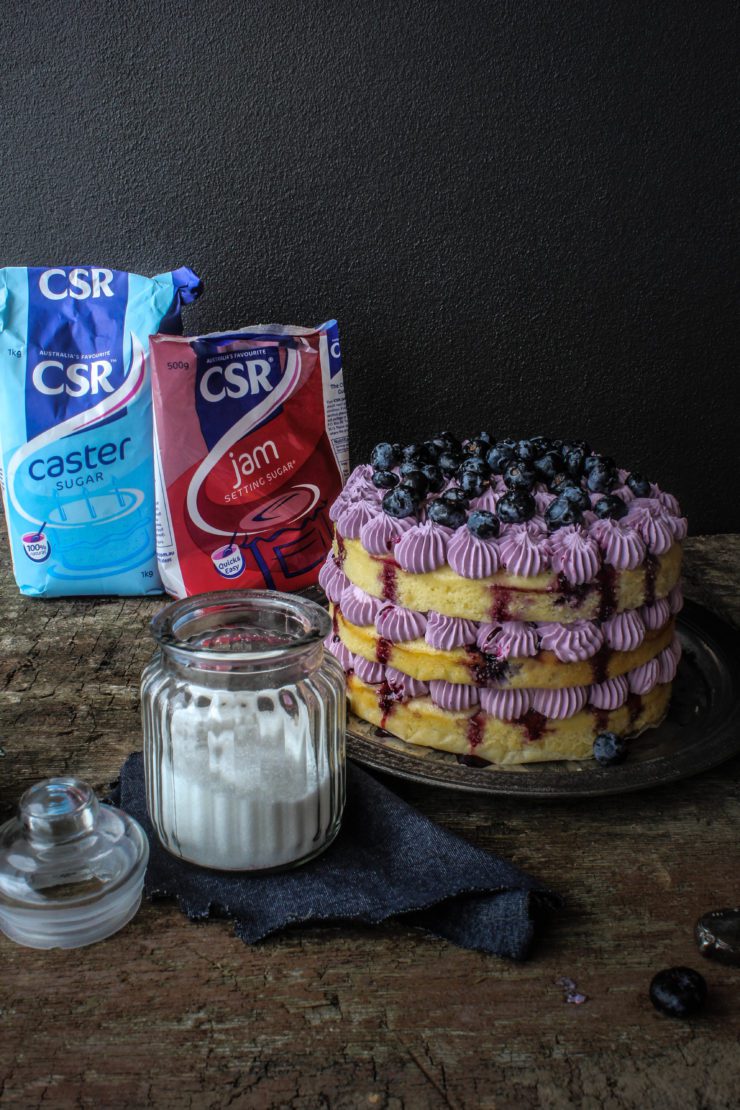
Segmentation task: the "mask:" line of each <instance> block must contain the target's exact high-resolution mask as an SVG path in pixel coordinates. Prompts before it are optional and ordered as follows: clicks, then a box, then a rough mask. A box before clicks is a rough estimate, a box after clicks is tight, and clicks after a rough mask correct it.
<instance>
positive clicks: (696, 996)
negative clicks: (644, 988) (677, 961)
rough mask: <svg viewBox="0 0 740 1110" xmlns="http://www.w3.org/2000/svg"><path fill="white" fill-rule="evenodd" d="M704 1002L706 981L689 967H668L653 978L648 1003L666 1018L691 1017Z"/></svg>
mask: <svg viewBox="0 0 740 1110" xmlns="http://www.w3.org/2000/svg"><path fill="white" fill-rule="evenodd" d="M706 1000H707V984H706V980H705V979H704V976H703V975H700V974H699V972H698V971H694V969H693V968H691V967H668V968H666V969H665V971H659V972H658V974H657V975H655V976H653V980H652V982H651V984H650V1001H651V1002H652V1004H653V1006H655V1009H656V1010H659V1011H660V1012H661V1014H667V1016H668V1017H675V1018H686V1017H691V1015H692V1014H696V1013H698V1012H699V1010H701V1009H702V1007H703V1006H704V1003H705V1002H706Z"/></svg>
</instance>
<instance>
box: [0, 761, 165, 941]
mask: <svg viewBox="0 0 740 1110" xmlns="http://www.w3.org/2000/svg"><path fill="white" fill-rule="evenodd" d="M148 859H149V843H148V841H147V838H146V835H145V833H144V831H143V829H142V828H141V826H140V825H139V824H138V822H136V821H134V819H133V818H132V817H129V816H128V814H126V813H123V812H122V811H121V810H120V809H116V808H114V807H113V806H107V805H104V806H101V805H100V804H99V802H98V799H97V798H96V797H95V794H94V792H93V790H92V788H91V787H90V786H88V784H87V783H85V782H82V781H80V780H79V779H74V778H53V779H44V780H43V781H42V782H37V783H36V784H35V785H34V786H32V787H30V789H28V790H27V791H26V792H25V794H24V795H23V796H22V798H21V800H20V804H19V807H18V816H17V817H14V818H12V819H11V820H10V821H7V822H6V823H5V824H4V825H3V826H2V827H0V929H2V931H3V932H4V933H5V935H6V936H8V937H10V938H11V940H14V941H16V942H17V943H18V944H23V945H26V946H27V947H29V948H79V947H82V946H83V945H86V944H92V943H94V942H95V941H98V940H103V939H104V938H105V937H108V936H110V935H111V934H112V933H115V932H117V930H118V929H121V928H122V927H123V926H124V925H125V924H126V923H127V922H128V921H130V920H131V918H132V917H133V916H134V914H135V913H136V911H137V909H138V908H139V904H140V902H141V894H142V888H143V885H144V874H145V871H146V865H147V861H148Z"/></svg>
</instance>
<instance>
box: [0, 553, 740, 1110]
mask: <svg viewBox="0 0 740 1110" xmlns="http://www.w3.org/2000/svg"><path fill="white" fill-rule="evenodd" d="M3 550H4V548H3ZM0 592H1V594H2V605H3V624H2V659H1V660H0V669H1V677H2V684H3V689H4V696H3V698H2V704H1V706H0V712H1V715H2V732H0V744H1V745H2V753H1V754H2V757H3V758H2V759H0V799H1V802H0V818H1V819H2V820H5V819H7V818H8V817H9V816H10V814H11V812H12V808H13V805H14V804H15V801H16V800H17V798H18V797H19V795H20V794H21V792H22V791H23V790H24V789H25V788H26V787H27V786H29V785H30V784H31V783H33V782H35V781H36V780H37V779H40V778H44V777H46V776H49V775H55V774H60V773H74V774H75V775H79V776H81V777H82V778H85V779H88V780H89V781H90V782H92V783H94V784H95V785H96V786H97V787H100V788H104V787H105V786H106V785H107V784H108V783H110V782H111V780H113V779H115V777H116V774H117V771H118V768H119V767H120V765H121V763H122V761H123V759H124V757H125V756H126V755H127V754H128V752H130V751H131V750H132V749H135V748H138V747H140V745H141V730H140V724H139V702H138V684H139V675H140V672H141V668H142V666H143V664H144V662H145V661H146V659H147V658H148V657H149V655H150V652H151V644H150V641H149V636H148V632H147V622H148V620H149V617H150V616H151V614H152V613H153V612H154V611H155V610H156V609H157V608H158V607H159V604H160V603H159V602H157V601H150V600H147V601H145V600H140V599H135V598H133V599H125V600H123V599H114V598H110V599H101V600H74V599H70V600H64V601H32V600H28V599H25V598H21V597H20V596H19V595H18V593H17V591H16V588H15V585H14V584H13V582H12V577H11V574H10V571H9V569H8V568H7V566H6V567H5V568H4V571H3V573H2V580H1V582H0ZM686 592H687V594H689V595H690V596H692V597H694V598H695V599H697V600H699V601H702V602H704V603H705V604H707V605H709V606H710V607H712V608H714V609H715V610H716V611H718V612H719V613H720V614H721V615H723V616H724V617H725V618H726V619H727V620H730V621H733V622H735V623H736V624H740V536H735V537H729V536H725V537H712V538H704V539H703V538H697V539H693V540H691V541H690V542H689V543H688V544H687V558H686ZM739 783H740V759H735V760H734V761H732V762H730V763H728V764H725V765H724V766H723V767H720V768H718V769H717V770H715V771H712V772H710V773H706V774H703V775H701V776H700V777H698V778H695V779H691V780H688V781H684V782H682V783H679V784H676V785H672V786H669V787H665V788H663V789H659V790H653V791H650V792H648V793H645V794H636V795H631V796H626V797H622V798H607V799H603V800H596V801H590V802H587V801H586V802H580V803H573V802H569V803H567V804H555V803H542V802H539V803H537V802H534V803H524V802H521V801H515V800H510V799H500V800H497V799H481V798H475V797H468V796H463V797H461V796H460V795H455V794H453V793H450V792H446V791H441V790H431V789H426V788H422V787H415V786H412V785H409V784H405V783H402V782H396V783H391V784H390V785H392V786H393V787H394V788H395V789H396V790H397V791H398V792H399V793H400V794H402V795H403V796H404V797H405V798H407V799H408V800H409V801H410V802H412V803H413V804H414V805H416V806H418V807H419V808H420V809H421V810H423V811H424V813H426V814H428V815H429V816H431V817H433V818H434V819H435V820H437V821H439V822H441V823H442V824H444V825H446V826H448V827H450V828H452V829H455V830H456V831H457V832H459V833H461V834H462V835H463V836H467V837H469V838H470V839H471V840H473V841H475V843H477V844H479V845H481V846H483V847H485V848H489V849H491V850H492V851H495V852H498V853H500V854H502V855H504V856H507V857H509V858H510V859H512V860H514V861H515V862H516V863H517V864H519V865H520V866H521V867H523V868H525V869H527V870H530V871H531V872H533V873H534V874H536V875H538V876H539V877H540V878H542V879H544V880H546V881H547V882H548V883H550V884H551V885H552V886H554V887H555V888H557V889H558V890H559V891H560V892H561V893H562V894H563V895H564V897H565V899H566V908H565V910H564V911H563V912H562V913H560V914H559V915H558V916H557V917H556V918H555V919H554V920H553V921H552V922H551V924H550V926H549V927H548V929H547V930H546V932H545V933H544V934H543V935H542V937H541V940H540V941H539V943H538V944H537V947H536V950H535V952H534V954H533V957H532V958H531V959H530V960H529V961H528V962H527V963H524V964H521V965H517V964H512V963H509V962H505V961H502V960H497V959H494V958H491V957H486V956H483V955H480V954H477V953H474V952H467V951H463V950H461V949H458V948H455V947H453V946H451V945H449V944H446V943H444V942H442V941H440V940H435V939H431V938H430V937H428V936H426V935H424V934H422V933H419V932H415V931H413V930H411V929H408V928H406V927H404V926H403V925H402V924H398V925H388V926H384V927H381V928H374V929H369V928H344V927H330V928H313V929H310V930H306V929H296V930H295V931H292V932H288V933H286V934H284V935H282V936H280V937H278V938H273V939H270V940H268V941H266V942H263V943H261V944H259V945H257V946H255V947H252V948H249V947H247V946H245V945H244V944H242V943H241V942H240V941H238V940H236V939H235V938H234V936H233V935H232V931H231V926H230V925H229V924H228V923H227V922H225V921H212V922H206V923H202V924H190V923H189V922H188V921H187V920H186V919H185V917H183V916H182V914H181V913H180V912H179V910H178V909H177V907H176V906H175V905H169V904H162V903H158V904H154V905H149V904H147V905H144V906H143V907H142V909H141V911H140V912H139V914H138V916H137V917H136V918H135V920H134V921H133V922H132V924H130V925H129V926H128V927H127V928H126V929H125V930H123V931H122V932H121V933H119V934H117V935H116V936H114V937H112V938H111V939H110V940H108V941H106V942H105V943H102V944H98V945H94V946H93V947H91V948H83V949H78V950H75V951H66V952H65V951H59V950H56V951H50V952H37V951H33V950H31V949H24V948H20V947H17V946H16V945H14V944H12V943H11V942H10V941H8V940H6V939H5V938H4V937H0V956H1V957H2V973H1V977H0V1104H2V1105H3V1106H5V1105H7V1106H20V1107H35V1106H41V1105H42V1104H43V1105H45V1106H46V1105H49V1106H51V1107H55V1108H56V1107H67V1106H70V1107H71V1106H76V1107H77V1106H79V1107H95V1108H98V1107H121V1106H131V1107H140V1106H142V1107H143V1106H154V1107H170V1106H172V1107H178V1108H183V1107H190V1106H193V1107H222V1106H227V1105H228V1106H241V1107H253V1106H254V1107H272V1106H280V1107H282V1106H286V1107H293V1108H313V1107H319V1106H324V1107H332V1108H339V1107H363V1106H364V1107H389V1108H398V1110H400V1108H414V1107H438V1106H439V1107H444V1106H447V1107H474V1108H477V1107H481V1108H486V1107H494V1106H496V1107H509V1106H516V1107H570V1106H584V1107H599V1108H604V1110H606V1108H611V1107H622V1106H628V1107H632V1106H634V1107H640V1110H649V1108H651V1107H656V1108H660V1110H665V1108H667V1107H702V1108H704V1107H712V1108H713V1107H732V1108H735V1107H737V1106H738V1105H740V1045H739V1044H738V1041H739V1039H740V968H736V969H731V968H723V967H722V966H720V965H717V964H713V963H710V962H709V961H704V960H702V958H701V957H700V956H699V955H698V952H697V950H696V948H695V946H694V941H693V937H692V931H693V925H694V921H695V920H696V918H697V916H698V915H699V914H700V913H702V912H704V911H706V910H708V909H712V908H718V907H721V906H726V905H735V904H738V903H739V902H740V850H739V847H738V836H739V834H740V791H739V789H738V784H739ZM673 964H688V965H690V966H694V967H697V968H699V969H700V970H701V971H702V972H703V973H704V975H705V976H706V978H707V980H708V983H709V988H710V992H711V998H710V1004H709V1005H708V1007H707V1010H706V1013H705V1014H704V1015H703V1016H702V1017H700V1018H697V1019H695V1020H692V1021H688V1022H678V1021H674V1020H671V1019H667V1018H664V1017H661V1016H660V1015H659V1014H657V1013H656V1012H655V1011H654V1010H653V1008H652V1006H651V1005H650V1002H649V1000H648V996H647V988H648V984H649V982H650V979H651V977H652V975H653V973H654V972H655V971H657V970H658V969H659V968H661V967H666V966H670V965H673ZM561 976H569V977H571V978H573V979H575V980H576V982H577V984H578V988H579V990H581V991H583V992H584V993H585V994H587V995H588V1001H587V1002H586V1003H584V1004H583V1005H580V1006H574V1005H571V1004H568V1003H566V1002H565V1001H564V999H563V992H562V990H561V989H560V987H558V986H557V985H556V980H557V979H558V978H559V977H561Z"/></svg>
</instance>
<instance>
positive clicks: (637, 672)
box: [627, 659, 658, 694]
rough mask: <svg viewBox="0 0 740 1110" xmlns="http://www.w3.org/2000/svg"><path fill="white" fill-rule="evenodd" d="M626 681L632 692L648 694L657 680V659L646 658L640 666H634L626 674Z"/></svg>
mask: <svg viewBox="0 0 740 1110" xmlns="http://www.w3.org/2000/svg"><path fill="white" fill-rule="evenodd" d="M627 681H628V682H629V687H630V690H631V691H632V693H633V694H649V693H650V691H651V690H652V688H653V687H654V686H655V685H657V682H658V661H657V659H648V661H647V663H643V664H642V666H641V667H635V668H634V670H631V671H630V672H629V674H628V675H627Z"/></svg>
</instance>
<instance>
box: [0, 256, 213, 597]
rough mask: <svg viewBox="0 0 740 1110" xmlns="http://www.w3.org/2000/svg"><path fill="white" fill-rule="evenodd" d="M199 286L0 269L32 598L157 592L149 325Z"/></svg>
mask: <svg viewBox="0 0 740 1110" xmlns="http://www.w3.org/2000/svg"><path fill="white" fill-rule="evenodd" d="M199 292H200V282H199V280H198V278H197V277H196V276H195V274H194V273H193V272H192V270H188V269H186V268H185V267H183V268H181V269H179V270H175V271H174V272H172V273H169V274H159V275H158V276H157V277H154V278H145V277H140V276H139V275H138V274H128V273H124V272H122V271H120V270H108V269H104V268H102V267H92V266H54V267H43V266H29V267H24V266H14V267H10V268H8V269H5V270H0V458H1V460H2V490H3V504H4V506H5V515H6V519H7V525H8V532H9V535H10V545H11V553H12V557H13V570H14V572H15V580H16V582H17V583H18V586H19V587H20V590H21V593H24V594H29V595H30V596H32V597H39V596H42V595H46V596H50V597H55V596H59V595H64V594H147V593H160V592H161V589H162V585H161V582H160V578H159V573H158V571H157V557H156V535H155V506H154V463H153V445H152V406H151V382H150V373H149V335H150V334H152V333H154V332H163V331H164V332H169V333H173V334H180V333H181V332H182V327H181V323H180V309H181V306H182V305H183V304H188V303H190V302H191V301H193V300H195V298H196V297H197V296H198V293H199Z"/></svg>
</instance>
